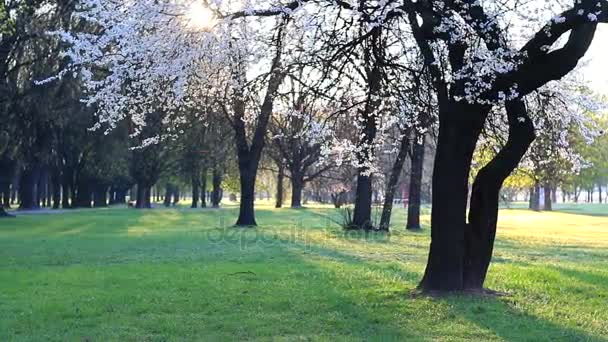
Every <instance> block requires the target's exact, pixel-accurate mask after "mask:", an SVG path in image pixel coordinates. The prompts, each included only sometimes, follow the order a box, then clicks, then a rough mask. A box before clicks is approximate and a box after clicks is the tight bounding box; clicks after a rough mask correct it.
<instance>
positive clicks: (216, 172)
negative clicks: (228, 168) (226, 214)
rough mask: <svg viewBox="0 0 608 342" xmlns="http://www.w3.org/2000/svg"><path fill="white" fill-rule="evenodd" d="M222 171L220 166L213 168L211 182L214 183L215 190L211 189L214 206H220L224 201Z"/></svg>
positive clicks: (212, 204)
mask: <svg viewBox="0 0 608 342" xmlns="http://www.w3.org/2000/svg"><path fill="white" fill-rule="evenodd" d="M222 178H223V175H222V171H221V170H220V169H219V168H214V169H213V175H212V177H211V182H212V183H213V184H212V186H213V190H212V191H211V206H212V207H213V208H219V207H220V204H221V203H222Z"/></svg>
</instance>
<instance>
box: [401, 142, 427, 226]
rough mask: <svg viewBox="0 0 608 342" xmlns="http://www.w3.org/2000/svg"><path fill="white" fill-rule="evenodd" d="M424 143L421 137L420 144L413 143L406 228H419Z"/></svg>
mask: <svg viewBox="0 0 608 342" xmlns="http://www.w3.org/2000/svg"><path fill="white" fill-rule="evenodd" d="M424 144H425V139H422V142H421V143H420V144H415V145H414V151H413V154H412V174H411V176H410V189H409V201H408V204H407V224H406V226H405V229H407V230H419V229H420V228H421V227H420V206H421V201H422V174H423V171H424Z"/></svg>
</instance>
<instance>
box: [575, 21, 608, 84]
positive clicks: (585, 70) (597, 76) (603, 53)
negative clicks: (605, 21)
mask: <svg viewBox="0 0 608 342" xmlns="http://www.w3.org/2000/svg"><path fill="white" fill-rule="evenodd" d="M581 70H582V74H583V77H584V79H585V81H588V82H589V85H590V88H591V89H593V90H594V91H596V92H598V93H602V94H605V95H608V25H599V26H598V31H597V33H596V35H595V39H594V40H593V43H592V44H591V47H590V48H589V51H588V52H587V55H586V56H585V58H584V59H583V66H582V69H581Z"/></svg>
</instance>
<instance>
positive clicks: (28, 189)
mask: <svg viewBox="0 0 608 342" xmlns="http://www.w3.org/2000/svg"><path fill="white" fill-rule="evenodd" d="M39 178H40V170H38V169H37V168H35V167H34V168H26V169H25V170H23V172H22V174H21V181H20V184H19V199H20V200H21V203H20V205H19V209H20V210H32V209H40V202H38V180H39Z"/></svg>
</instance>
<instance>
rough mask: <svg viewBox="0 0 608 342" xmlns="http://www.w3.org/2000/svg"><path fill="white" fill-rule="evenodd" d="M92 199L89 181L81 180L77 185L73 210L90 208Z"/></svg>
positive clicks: (91, 188)
mask: <svg viewBox="0 0 608 342" xmlns="http://www.w3.org/2000/svg"><path fill="white" fill-rule="evenodd" d="M92 199H93V187H92V184H91V182H90V181H88V180H84V179H81V180H79V181H78V184H77V192H76V200H75V201H74V203H73V205H72V206H73V207H74V208H90V207H91V202H92Z"/></svg>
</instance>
